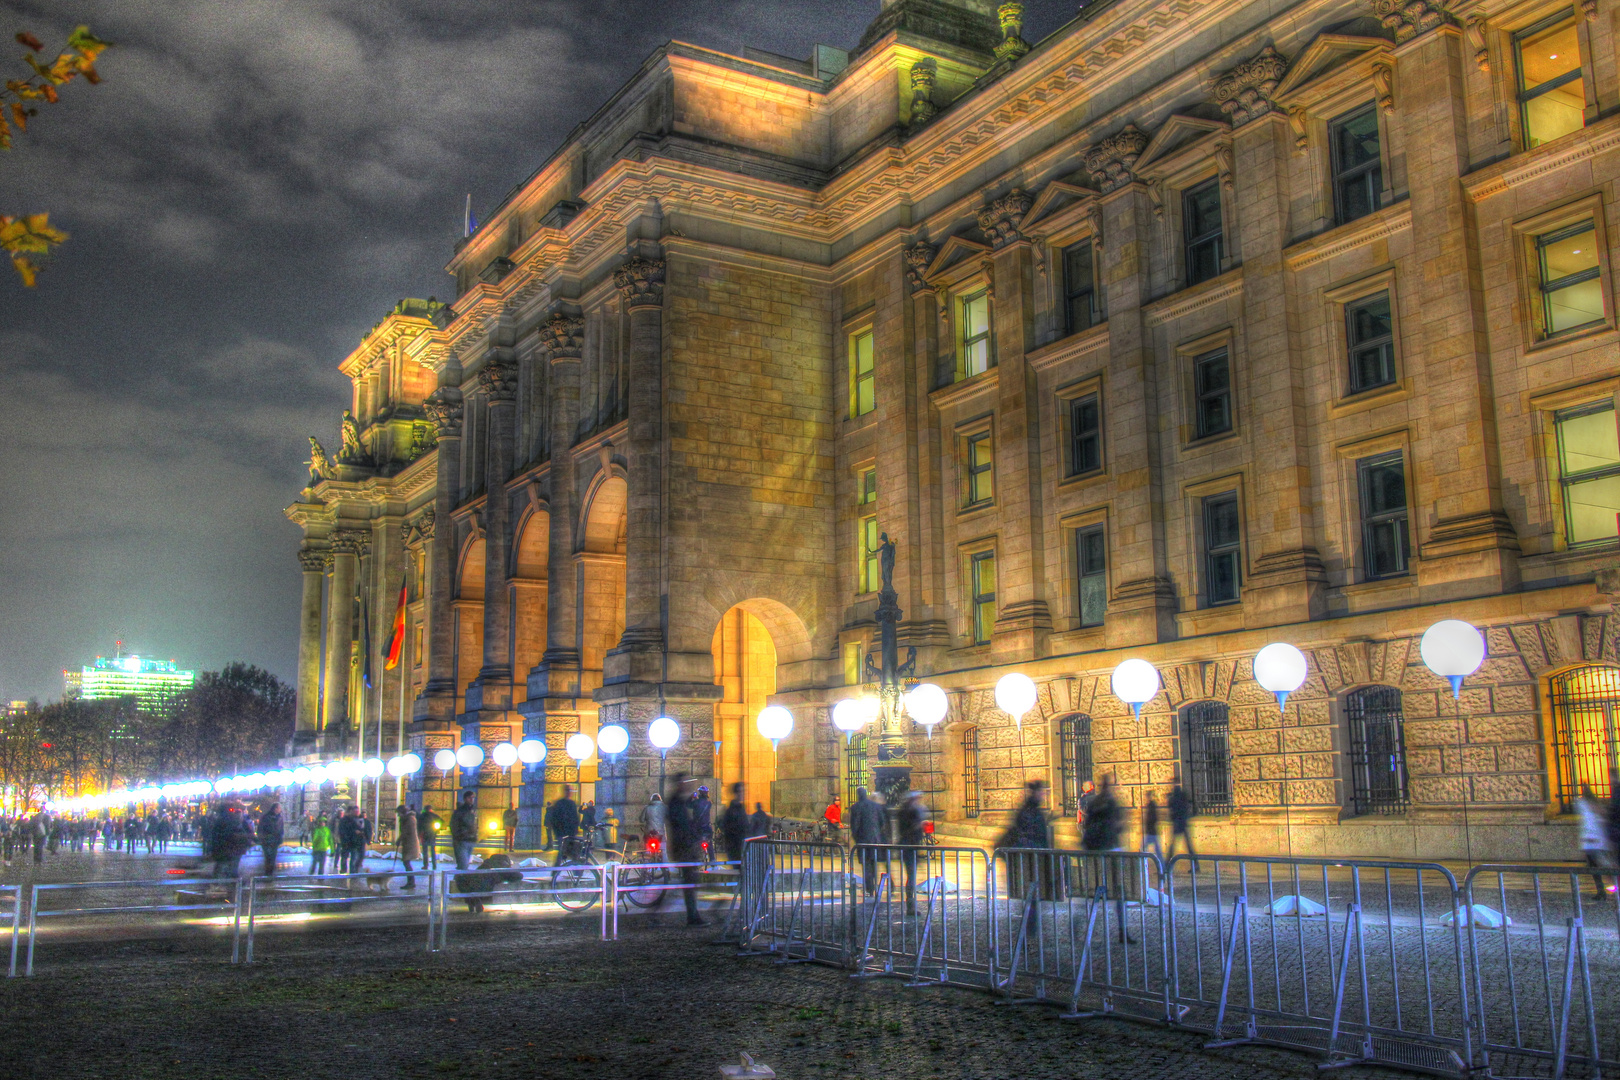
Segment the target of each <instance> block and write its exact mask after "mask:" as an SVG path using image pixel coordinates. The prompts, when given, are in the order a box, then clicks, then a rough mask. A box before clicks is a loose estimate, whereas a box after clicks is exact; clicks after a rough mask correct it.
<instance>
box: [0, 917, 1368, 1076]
mask: <svg viewBox="0 0 1620 1080" xmlns="http://www.w3.org/2000/svg"><path fill="white" fill-rule="evenodd" d="M662 918H663V921H662V922H661V923H657V924H655V923H651V922H649V920H647V919H645V918H640V919H635V920H627V921H626V923H625V925H624V930H623V934H624V936H623V937H622V938H621V940H620V941H618V942H616V943H612V944H604V943H603V942H601V941H600V940H598V939H597V937H596V930H597V920H596V919H595V918H592V917H589V916H586V917H578V918H547V919H534V918H529V919H525V918H522V917H518V916H503V915H500V914H495V915H491V916H486V917H484V918H483V919H482V920H477V919H473V918H469V917H460V918H457V919H456V922H455V925H454V926H453V928H452V943H453V947H452V948H451V950H450V951H448V952H445V953H442V954H438V955H436V956H429V955H428V954H426V953H425V952H423V951H420V950H421V945H420V943H419V942H417V941H416V939H415V936H414V935H411V936H410V938H409V939H407V938H406V937H404V936H402V934H401V932H400V929H399V928H398V927H387V926H380V925H375V924H370V923H343V922H341V921H332V922H324V923H320V924H318V925H316V924H305V925H300V926H283V927H279V928H277V929H275V930H273V931H267V932H266V933H265V935H264V938H263V939H262V942H263V948H262V951H261V955H262V957H263V960H262V961H261V962H260V963H258V964H255V965H254V966H252V967H239V968H233V967H231V966H230V965H228V964H227V963H225V961H224V957H225V955H226V954H227V953H228V943H224V944H223V947H222V943H223V933H222V932H219V931H216V932H214V933H213V934H212V935H207V934H204V935H201V936H199V935H176V936H173V937H171V938H168V939H163V940H158V941H153V940H141V941H118V942H112V943H93V942H77V943H74V942H68V943H62V944H56V945H53V952H52V957H53V958H52V962H51V965H50V968H49V970H48V971H47V972H46V973H45V974H42V975H41V976H39V977H36V978H35V979H33V980H22V979H17V980H13V981H10V982H6V983H4V984H3V985H0V1017H3V1018H4V1019H3V1021H0V1064H3V1065H4V1066H5V1067H6V1069H7V1071H8V1072H9V1073H10V1074H11V1075H16V1076H39V1077H46V1076H48V1077H51V1078H53V1080H64V1078H77V1077H108V1078H111V1077H118V1078H120V1080H125V1078H141V1077H165V1078H171V1080H187V1078H194V1077H195V1078H206V1080H213V1078H215V1077H220V1078H223V1077H227V1076H228V1077H233V1078H235V1077H256V1076H264V1077H290V1076H300V1077H328V1076H329V1077H343V1078H348V1080H353V1078H356V1077H442V1076H447V1075H468V1076H472V1075H476V1076H479V1077H495V1078H498V1077H505V1076H512V1077H517V1076H522V1077H535V1076H541V1077H592V1078H595V1077H614V1078H620V1077H657V1078H665V1077H669V1078H680V1077H711V1076H715V1075H717V1066H718V1065H719V1064H720V1063H721V1062H722V1061H725V1060H735V1057H736V1055H737V1054H738V1053H739V1052H741V1051H747V1052H749V1053H751V1054H753V1055H754V1056H755V1057H756V1058H757V1059H758V1060H760V1061H762V1062H765V1063H767V1064H769V1065H771V1066H772V1067H773V1068H775V1069H776V1071H777V1075H778V1076H780V1077H783V1078H784V1080H799V1078H805V1077H815V1078H860V1080H870V1078H878V1077H927V1078H931V1077H949V1078H958V1077H959V1078H974V1080H977V1078H1000V1077H1007V1076H1018V1077H1031V1078H1042V1077H1054V1078H1055V1077H1064V1078H1069V1077H1074V1076H1083V1077H1099V1078H1107V1080H1132V1078H1136V1077H1142V1078H1144V1080H1146V1078H1151V1080H1169V1078H1174V1077H1178V1076H1188V1077H1194V1076H1196V1077H1200V1078H1205V1077H1207V1078H1224V1077H1241V1078H1243V1080H1273V1078H1276V1080H1282V1078H1288V1077H1305V1076H1311V1075H1315V1074H1316V1070H1315V1067H1314V1060H1313V1059H1311V1058H1307V1057H1304V1056H1299V1055H1294V1054H1290V1053H1288V1052H1284V1051H1276V1050H1260V1049H1252V1048H1246V1049H1235V1050H1223V1051H1204V1050H1202V1049H1201V1048H1200V1042H1201V1040H1200V1039H1199V1038H1198V1037H1196V1036H1192V1035H1189V1034H1186V1033H1181V1032H1174V1031H1165V1030H1160V1029H1156V1028H1147V1027H1141V1026H1135V1025H1130V1026H1127V1025H1121V1024H1117V1023H1113V1022H1109V1021H1093V1022H1087V1023H1083V1024H1076V1023H1064V1022H1060V1021H1058V1020H1056V1019H1055V1018H1053V1017H1052V1015H1051V1014H1050V1013H1049V1012H1046V1011H1044V1010H1027V1009H1009V1008H998V1007H996V1006H994V1005H992V1004H991V1003H990V1001H989V999H988V998H987V997H986V996H984V995H983V994H978V993H973V992H969V991H962V990H949V989H942V990H930V991H918V990H908V989H906V988H905V987H903V986H901V985H900V984H899V983H898V982H895V981H892V980H871V981H853V980H850V979H849V978H848V977H847V976H846V975H845V974H844V973H842V972H839V971H836V970H833V969H830V968H824V967H818V966H811V965H794V966H779V965H777V964H774V963H772V962H771V961H770V960H769V959H765V958H759V957H753V958H742V959H739V958H737V957H736V956H735V955H734V951H733V950H732V949H731V948H728V947H722V946H716V945H713V944H711V943H710V942H711V940H712V937H713V934H714V930H713V929H710V930H694V929H688V928H687V927H686V926H685V925H684V924H683V922H682V920H681V919H680V918H678V917H676V916H675V915H674V914H673V913H672V914H671V915H669V916H664V917H662ZM36 1034H37V1035H39V1036H40V1037H38V1038H36V1037H34V1036H35V1035H36ZM1348 1072H1349V1074H1350V1075H1351V1076H1353V1077H1365V1078H1371V1077H1380V1076H1393V1075H1396V1074H1391V1073H1383V1072H1380V1071H1378V1070H1371V1069H1353V1070H1348Z"/></svg>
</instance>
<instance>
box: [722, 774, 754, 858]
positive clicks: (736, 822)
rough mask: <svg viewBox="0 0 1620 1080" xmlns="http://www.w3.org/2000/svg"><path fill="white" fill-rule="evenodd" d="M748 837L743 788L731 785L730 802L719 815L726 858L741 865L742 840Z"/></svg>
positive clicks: (738, 785) (746, 810)
mask: <svg viewBox="0 0 1620 1080" xmlns="http://www.w3.org/2000/svg"><path fill="white" fill-rule="evenodd" d="M747 836H748V807H747V806H745V805H743V786H742V785H741V784H732V785H731V801H730V802H729V803H727V804H726V808H725V810H724V811H723V812H722V813H721V814H720V839H721V840H722V841H724V842H725V845H726V858H727V859H728V860H730V861H731V862H734V863H739V864H740V863H741V862H742V856H743V840H744V838H746V837H747Z"/></svg>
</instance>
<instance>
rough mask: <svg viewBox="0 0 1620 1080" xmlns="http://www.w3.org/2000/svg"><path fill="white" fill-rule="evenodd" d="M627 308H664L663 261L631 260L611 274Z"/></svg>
mask: <svg viewBox="0 0 1620 1080" xmlns="http://www.w3.org/2000/svg"><path fill="white" fill-rule="evenodd" d="M613 282H614V284H616V285H617V286H618V287H619V293H620V295H621V296H623V297H624V305H625V307H627V308H638V307H663V306H664V260H663V259H643V258H640V257H637V258H633V259H631V260H630V261H629V262H627V263H625V264H624V265H623V266H621V267H619V268H618V269H617V270H615V271H614V272H613Z"/></svg>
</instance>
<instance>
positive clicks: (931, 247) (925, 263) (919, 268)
mask: <svg viewBox="0 0 1620 1080" xmlns="http://www.w3.org/2000/svg"><path fill="white" fill-rule="evenodd" d="M938 254H939V247H938V246H937V245H935V244H930V243H929V242H928V241H926V240H919V241H918V242H917V243H915V244H912V245H911V246H910V247H908V248H906V250H905V259H906V268H907V269H906V280H907V282H909V283H910V285H911V291H912V292H914V293H919V292H923V291H924V290H927V291H929V292H932V291H933V286H932V285H929V284H928V279H927V278H926V277H924V276H923V275H925V274H926V273H927V272H928V268H929V267H930V266H932V265H933V264H934V257H935V256H936V255H938Z"/></svg>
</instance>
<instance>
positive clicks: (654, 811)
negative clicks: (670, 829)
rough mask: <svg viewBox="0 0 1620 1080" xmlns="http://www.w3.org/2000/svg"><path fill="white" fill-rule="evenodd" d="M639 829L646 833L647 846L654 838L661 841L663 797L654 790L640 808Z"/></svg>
mask: <svg viewBox="0 0 1620 1080" xmlns="http://www.w3.org/2000/svg"><path fill="white" fill-rule="evenodd" d="M641 831H642V832H643V833H645V834H646V839H647V840H648V842H649V844H648V846H649V847H650V846H651V841H653V840H655V839H656V840H658V841H659V842H660V843H662V842H663V839H664V797H663V796H662V795H660V794H658V792H656V791H655V792H653V794H652V798H651V799H649V800H647V805H646V806H643V807H642V808H641Z"/></svg>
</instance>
